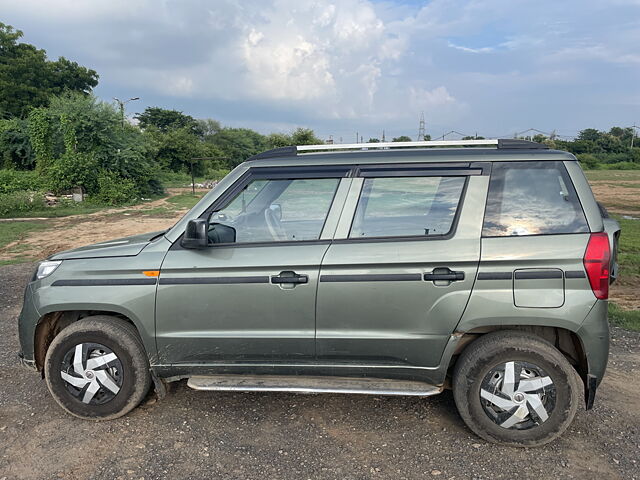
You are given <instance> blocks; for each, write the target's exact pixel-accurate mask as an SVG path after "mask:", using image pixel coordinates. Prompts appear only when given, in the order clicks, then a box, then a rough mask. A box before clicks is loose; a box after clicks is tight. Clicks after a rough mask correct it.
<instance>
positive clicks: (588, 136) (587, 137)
mask: <svg viewBox="0 0 640 480" xmlns="http://www.w3.org/2000/svg"><path fill="white" fill-rule="evenodd" d="M601 136H602V132H600V131H599V130H596V129H595V128H585V129H584V130H582V131H581V132H580V133H578V137H577V140H583V141H587V142H597V141H598V140H599V139H600V137H601Z"/></svg>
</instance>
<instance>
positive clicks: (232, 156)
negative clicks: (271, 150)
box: [207, 127, 266, 168]
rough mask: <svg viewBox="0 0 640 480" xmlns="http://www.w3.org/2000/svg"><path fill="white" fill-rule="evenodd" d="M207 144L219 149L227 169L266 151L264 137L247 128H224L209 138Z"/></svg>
mask: <svg viewBox="0 0 640 480" xmlns="http://www.w3.org/2000/svg"><path fill="white" fill-rule="evenodd" d="M207 142H210V143H212V144H213V145H215V146H216V147H218V149H220V151H221V152H222V154H223V156H224V158H225V159H226V162H227V167H229V168H233V167H235V166H237V165H239V164H240V163H242V162H244V161H245V160H246V159H247V158H249V157H250V156H252V155H255V154H257V153H260V152H262V151H264V150H265V149H266V139H265V137H264V136H263V135H260V134H259V133H258V132H256V131H254V130H250V129H248V128H230V127H225V128H223V129H222V130H220V131H219V132H218V133H216V134H215V135H213V136H211V137H209V138H208V139H207Z"/></svg>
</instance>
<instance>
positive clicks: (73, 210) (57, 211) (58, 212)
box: [0, 203, 108, 218]
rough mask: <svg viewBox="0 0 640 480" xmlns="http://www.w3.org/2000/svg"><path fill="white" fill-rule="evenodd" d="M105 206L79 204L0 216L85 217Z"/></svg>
mask: <svg viewBox="0 0 640 480" xmlns="http://www.w3.org/2000/svg"><path fill="white" fill-rule="evenodd" d="M105 208H108V207H105V206H99V205H88V204H82V203H80V204H78V205H77V206H76V205H72V206H63V207H45V208H42V209H37V210H31V211H28V212H13V213H9V214H7V215H3V216H0V218H37V217H44V218H58V217H68V216H69V215H84V214H87V213H94V212H98V211H100V210H104V209H105Z"/></svg>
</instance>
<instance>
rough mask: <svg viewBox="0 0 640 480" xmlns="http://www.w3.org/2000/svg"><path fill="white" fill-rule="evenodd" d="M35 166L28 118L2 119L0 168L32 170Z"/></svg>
mask: <svg viewBox="0 0 640 480" xmlns="http://www.w3.org/2000/svg"><path fill="white" fill-rule="evenodd" d="M34 166H35V159H34V156H33V148H32V147H31V140H30V139H29V128H28V123H27V121H26V120H22V119H20V118H12V119H8V120H0V168H10V169H18V170H30V169H32V168H33V167H34Z"/></svg>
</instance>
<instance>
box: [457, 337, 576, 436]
mask: <svg viewBox="0 0 640 480" xmlns="http://www.w3.org/2000/svg"><path fill="white" fill-rule="evenodd" d="M453 394H454V399H455V402H456V406H457V407H458V411H459V412H460V415H461V416H462V419H463V420H464V421H465V423H466V424H467V426H468V427H469V428H470V429H471V430H473V431H474V432H475V433H476V434H477V435H479V436H480V437H482V438H484V439H485V440H488V441H490V442H494V443H499V444H503V445H511V446H517V447H533V446H539V445H544V444H545V443H548V442H550V441H552V440H553V439H554V438H556V437H557V436H558V435H560V434H561V433H562V432H564V431H565V430H566V428H567V427H568V426H569V424H570V423H571V421H572V420H573V417H574V415H575V413H576V410H577V408H578V402H579V383H578V380H577V374H576V372H575V370H574V369H573V367H572V366H571V364H570V363H569V362H568V361H567V359H566V358H565V357H564V355H563V354H562V353H561V352H560V351H559V350H558V349H556V348H555V347H554V346H553V345H551V344H550V343H549V342H547V341H546V340H544V339H542V338H540V337H538V336H536V335H533V334H528V333H523V332H517V331H497V332H493V333H489V334H486V335H485V336H483V337H481V338H480V339H478V340H476V341H475V342H473V343H472V344H471V345H469V347H467V348H466V349H465V350H464V351H463V353H462V355H461V356H460V358H459V359H458V361H457V363H456V367H455V369H454V375H453Z"/></svg>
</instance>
